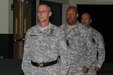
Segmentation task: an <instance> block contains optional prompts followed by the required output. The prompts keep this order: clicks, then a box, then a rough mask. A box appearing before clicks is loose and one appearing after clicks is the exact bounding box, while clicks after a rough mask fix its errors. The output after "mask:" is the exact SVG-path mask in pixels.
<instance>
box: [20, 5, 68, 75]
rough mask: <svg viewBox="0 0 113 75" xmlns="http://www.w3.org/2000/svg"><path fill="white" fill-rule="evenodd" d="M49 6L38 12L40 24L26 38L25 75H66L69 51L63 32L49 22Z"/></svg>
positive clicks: (41, 7) (31, 29) (29, 30)
mask: <svg viewBox="0 0 113 75" xmlns="http://www.w3.org/2000/svg"><path fill="white" fill-rule="evenodd" d="M51 14H52V12H51V9H50V7H49V6H48V5H46V4H40V5H39V7H38V10H37V17H38V21H39V24H38V25H35V26H33V27H31V28H30V29H28V31H27V33H26V38H25V45H24V55H23V61H22V70H23V72H24V74H25V75H66V74H67V71H68V61H69V60H68V56H69V55H68V51H67V47H66V43H65V40H64V33H63V31H62V30H61V29H60V28H58V27H56V26H55V25H53V24H51V23H50V22H49V17H50V16H51Z"/></svg>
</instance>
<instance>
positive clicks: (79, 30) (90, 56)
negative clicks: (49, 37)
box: [61, 6, 96, 75]
mask: <svg viewBox="0 0 113 75" xmlns="http://www.w3.org/2000/svg"><path fill="white" fill-rule="evenodd" d="M77 18H78V12H77V8H76V7H74V6H70V7H69V8H68V9H67V12H66V21H67V24H63V25H61V28H62V29H63V30H64V31H65V39H66V40H67V41H66V42H67V47H68V50H69V51H70V53H71V55H70V57H71V64H70V67H69V70H68V74H67V75H85V74H86V73H87V72H88V70H89V67H90V66H91V65H92V63H93V62H94V61H95V57H96V56H95V52H96V50H94V51H92V50H93V49H94V46H93V44H94V43H93V42H92V36H90V33H89V32H88V29H87V28H86V27H85V26H84V25H82V24H81V23H79V22H78V21H77Z"/></svg>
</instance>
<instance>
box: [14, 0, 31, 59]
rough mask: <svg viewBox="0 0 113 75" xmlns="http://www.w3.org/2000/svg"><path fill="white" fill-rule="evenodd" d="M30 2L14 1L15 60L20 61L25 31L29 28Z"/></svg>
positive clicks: (25, 0)
mask: <svg viewBox="0 0 113 75" xmlns="http://www.w3.org/2000/svg"><path fill="white" fill-rule="evenodd" d="M29 1H30V0H14V10H13V12H14V15H13V16H14V18H13V21H14V25H13V29H14V30H13V33H14V50H13V55H14V58H15V59H22V56H23V47H24V38H25V33H26V30H27V29H28V28H29V27H31V25H32V24H31V2H29Z"/></svg>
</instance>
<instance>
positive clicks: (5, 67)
mask: <svg viewBox="0 0 113 75" xmlns="http://www.w3.org/2000/svg"><path fill="white" fill-rule="evenodd" d="M0 75H23V72H22V70H21V60H14V59H0ZM98 75H113V63H112V64H111V63H104V64H103V66H102V68H101V71H100V72H99V73H98Z"/></svg>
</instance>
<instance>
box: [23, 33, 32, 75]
mask: <svg viewBox="0 0 113 75" xmlns="http://www.w3.org/2000/svg"><path fill="white" fill-rule="evenodd" d="M29 37H30V32H29V31H28V32H27V33H26V36H25V43H24V53H23V59H22V70H23V72H24V73H25V74H29V75H30V73H31V67H30V64H31V52H30V50H31V48H30V45H31V44H30V39H28V38H29Z"/></svg>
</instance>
